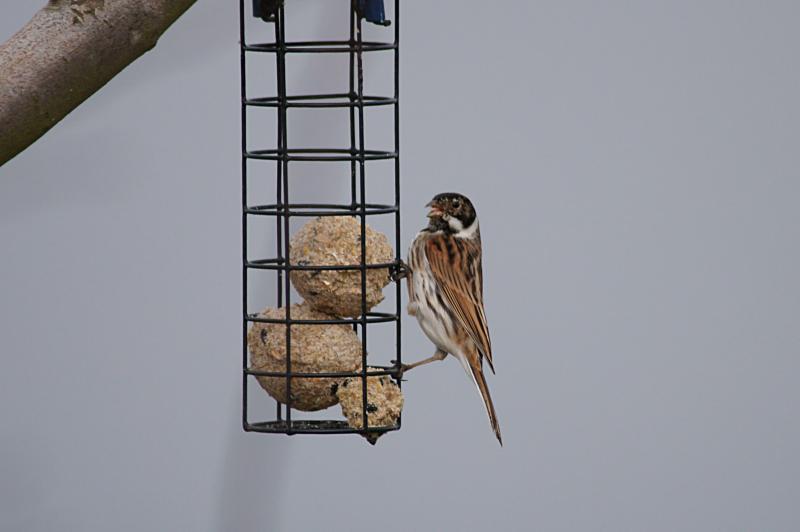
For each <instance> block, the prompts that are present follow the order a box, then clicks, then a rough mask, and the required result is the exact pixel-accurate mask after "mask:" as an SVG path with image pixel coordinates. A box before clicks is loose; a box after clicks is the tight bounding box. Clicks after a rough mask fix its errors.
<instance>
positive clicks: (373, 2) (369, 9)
mask: <svg viewBox="0 0 800 532" xmlns="http://www.w3.org/2000/svg"><path fill="white" fill-rule="evenodd" d="M358 11H359V12H360V13H361V16H362V17H364V18H365V19H367V21H368V22H372V23H373V24H378V25H379V26H388V25H389V24H390V22H389V21H388V20H386V10H385V9H384V7H383V0H358Z"/></svg>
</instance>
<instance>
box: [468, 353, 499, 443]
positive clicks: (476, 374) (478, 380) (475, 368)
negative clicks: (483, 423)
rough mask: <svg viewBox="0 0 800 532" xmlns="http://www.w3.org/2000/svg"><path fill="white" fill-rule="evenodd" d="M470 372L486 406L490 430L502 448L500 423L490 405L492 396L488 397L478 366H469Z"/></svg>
mask: <svg viewBox="0 0 800 532" xmlns="http://www.w3.org/2000/svg"><path fill="white" fill-rule="evenodd" d="M470 369H471V370H472V378H473V380H474V381H475V384H476V385H477V386H478V391H479V392H480V394H481V397H482V398H483V404H484V405H485V406H486V413H487V414H488V415H489V423H491V425H492V430H493V431H494V434H495V436H497V441H499V442H500V446H501V447H502V446H503V436H502V435H501V434H500V423H499V422H498V421H497V413H496V412H495V411H494V403H492V396H491V395H489V386H487V385H486V378H485V377H484V375H483V368H481V367H480V365H473V364H470Z"/></svg>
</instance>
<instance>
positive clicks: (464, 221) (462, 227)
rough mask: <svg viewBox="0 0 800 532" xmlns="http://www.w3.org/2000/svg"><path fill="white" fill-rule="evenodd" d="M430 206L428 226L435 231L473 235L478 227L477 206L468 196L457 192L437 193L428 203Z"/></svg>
mask: <svg viewBox="0 0 800 532" xmlns="http://www.w3.org/2000/svg"><path fill="white" fill-rule="evenodd" d="M426 207H430V209H431V210H430V212H429V213H428V218H430V222H429V224H428V227H429V228H430V229H431V230H434V231H445V232H448V233H455V234H462V235H465V236H466V235H467V234H469V235H471V234H473V233H474V231H475V230H476V229H477V227H478V225H477V224H478V215H477V213H476V212H475V207H474V206H473V205H472V202H471V201H470V200H469V198H467V197H466V196H464V195H462V194H458V193H456V192H444V193H442V194H437V195H436V196H434V198H433V199H432V200H431V201H430V203H428V204H427V205H426Z"/></svg>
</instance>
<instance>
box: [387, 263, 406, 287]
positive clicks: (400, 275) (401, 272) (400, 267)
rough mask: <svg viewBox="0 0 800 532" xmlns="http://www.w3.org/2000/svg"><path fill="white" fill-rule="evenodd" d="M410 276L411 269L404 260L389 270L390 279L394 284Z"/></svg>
mask: <svg viewBox="0 0 800 532" xmlns="http://www.w3.org/2000/svg"><path fill="white" fill-rule="evenodd" d="M409 275H411V268H409V267H408V264H406V263H405V262H403V261H402V260H399V261H397V262H396V263H395V264H394V265H392V266H391V267H390V268H389V278H390V279H391V280H392V281H394V282H397V281H399V280H400V279H405V278H407V277H408V276H409Z"/></svg>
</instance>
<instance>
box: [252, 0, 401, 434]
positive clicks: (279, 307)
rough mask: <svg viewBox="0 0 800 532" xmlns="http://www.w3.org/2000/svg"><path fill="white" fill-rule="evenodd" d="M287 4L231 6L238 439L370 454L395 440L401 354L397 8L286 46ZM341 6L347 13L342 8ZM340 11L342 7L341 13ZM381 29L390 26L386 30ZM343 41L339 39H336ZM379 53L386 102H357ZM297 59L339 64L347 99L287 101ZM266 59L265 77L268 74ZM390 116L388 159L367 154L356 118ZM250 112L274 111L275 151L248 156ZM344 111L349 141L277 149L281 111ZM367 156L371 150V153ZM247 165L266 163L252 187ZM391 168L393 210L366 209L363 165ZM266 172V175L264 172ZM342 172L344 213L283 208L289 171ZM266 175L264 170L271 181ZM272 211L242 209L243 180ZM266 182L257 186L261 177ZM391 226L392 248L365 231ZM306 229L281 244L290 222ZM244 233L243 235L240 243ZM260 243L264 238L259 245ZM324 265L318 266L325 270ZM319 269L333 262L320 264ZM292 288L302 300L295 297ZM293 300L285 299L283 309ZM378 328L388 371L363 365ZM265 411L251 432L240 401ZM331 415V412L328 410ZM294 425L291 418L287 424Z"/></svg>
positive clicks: (369, 98) (353, 11) (368, 12)
mask: <svg viewBox="0 0 800 532" xmlns="http://www.w3.org/2000/svg"><path fill="white" fill-rule="evenodd" d="M292 1H293V0H288V2H284V0H253V2H252V6H251V5H250V3H249V2H248V3H245V1H244V0H240V4H239V11H240V13H239V28H240V43H241V98H242V248H243V249H242V252H243V253H242V256H243V299H242V309H243V363H242V372H243V379H242V381H243V393H242V419H243V427H244V430H245V431H248V432H260V433H273V434H275V433H278V434H289V435H292V434H347V433H356V434H361V435H363V436H364V437H366V438H367V439H368V440H369V441H370V442H371V443H374V442H375V440H376V439H377V438H378V437H379V436H380V435H381V434H383V433H385V432H388V431H393V430H397V429H399V428H400V409H401V408H402V393H401V391H400V382H399V379H398V378H397V377H398V375H399V370H400V366H401V354H400V314H401V309H400V300H401V298H400V284H399V280H396V279H395V280H394V281H392V279H391V277H393V276H392V275H391V274H392V273H393V272H395V271H396V270H397V269H398V268H399V267H400V264H401V262H400V256H399V249H400V158H399V99H398V96H399V78H398V67H399V46H398V42H399V41H398V38H399V25H398V13H399V0H395V2H394V14H393V18H394V20H392V21H391V22H390V21H387V20H385V13H384V9H383V0H352V2H351V3H350V6H349V12H350V29H349V39H347V40H335V41H334V40H329V41H322V40H319V41H291V40H287V38H286V29H285V28H286V24H285V22H286V13H285V11H286V8H285V5H284V4H285V3H286V4H288V5H289V9H291V4H292ZM344 5H346V4H344ZM343 7H344V6H343ZM251 15H252V16H253V17H256V18H258V19H260V21H259V23H261V21H263V23H264V24H269V25H272V26H274V35H275V37H274V41H272V42H267V43H257V42H249V41H248V38H247V35H246V30H245V27H246V24H245V22H246V20H247V17H248V16H251ZM366 22H371V23H374V24H378V25H381V26H384V27H385V29H381V31H385V32H386V34H387V38H386V39H383V40H384V41H385V42H377V41H365V40H363V39H362V24H364V23H366ZM390 24H391V26H390ZM343 29H344V28H343ZM370 53H379V54H383V55H385V56H389V57H391V58H392V60H393V61H394V70H393V71H394V93H393V94H391V95H367V94H365V93H364V55H365V54H370ZM300 54H346V55H348V56H349V60H350V61H349V87H348V88H346V89H345V88H343V90H342V91H341V92H338V93H326V94H287V88H286V64H287V61H291V58H292V57H294V56H297V55H300ZM249 56H254V60H256V59H260V58H264V59H268V60H269V63H267V61H265V64H264V68H263V69H260V70H261V71H266V70H274V72H275V79H276V92H277V94H248V90H249V89H248V83H247V76H248V71H247V70H248V69H247V63H248V57H249ZM273 58H274V61H275V63H274V66H273V65H272V64H271V63H272V59H273ZM380 106H388V107H390V108H393V110H394V118H393V127H394V146H393V147H392V148H390V149H388V150H387V151H380V150H376V149H367V142H366V132H365V128H364V121H365V114H366V113H368V112H369V109H370V108H374V107H380ZM259 107H269V108H274V109H276V111H277V124H276V126H277V145H275V146H258V147H255V148H252V147H250V144H249V142H248V138H247V136H248V130H247V123H248V117H249V116H250V114H251V113H252V112H254V111H255V110H256V109H257V108H259ZM296 108H305V109H343V110H344V111H343V116H346V118H345V119H346V120H349V133H350V135H349V138H343V139H342V142H341V144H340V145H338V146H333V147H319V148H306V147H304V148H297V147H293V146H291V145H289V143H288V142H287V131H288V129H289V128H290V127H291V118H292V111H291V109H296ZM370 148H373V147H372V146H370ZM252 160H260V161H267V164H268V165H269V166H268V167H269V168H270V169H269V170H268V171H267V172H261V171H259V172H258V175H248V173H254V172H252V171H251V170H249V168H248V162H249V161H252ZM378 160H390V161H393V163H394V203H393V204H390V205H387V204H377V203H372V202H370V201H369V200H368V199H367V195H366V182H367V170H368V169H369V166H370V163H371V162H372V161H378ZM270 162H274V167H273V163H270ZM305 162H310V163H318V164H340V165H341V164H347V163H349V170H350V173H349V177H350V182H349V189H350V203H347V204H336V203H292V202H291V201H290V190H291V189H292V187H296V186H299V185H297V184H296V183H295V182H294V181H293V179H292V169H293V168H294V165H295V164H297V163H305ZM273 168H274V170H273ZM273 171H274V183H275V186H274V189H275V191H276V193H275V202H274V203H271V204H251V203H250V202H249V201H248V185H249V180H250V179H272V176H271V174H272V173H273ZM264 174H266V175H264ZM378 215H389V216H393V217H394V242H393V248H394V249H392V243H391V242H390V240H389V239H388V238H387V237H386V236H385V235H382V234H380V233H378V232H377V231H374V230H373V229H372V228H371V227H370V226H369V225H368V220H369V219H370V217H372V216H378ZM253 217H268V218H269V219H273V220H274V221H275V229H274V230H272V229H270V230H269V231H265V232H263V234H261V233H259V234H248V232H249V231H248V221H250V220H251V219H252V218H253ZM292 219H295V220H300V221H302V222H305V225H304V226H303V227H302V228H301V230H300V231H298V232H296V234H294V235H293V234H291V231H290V220H292ZM250 233H253V232H252V231H250ZM267 233H269V234H267ZM273 238H274V239H275V241H276V246H275V254H274V256H267V257H261V256H251V253H250V250H248V247H251V248H252V247H253V246H252V245H251V244H252V243H253V242H255V241H260V242H263V241H266V240H270V239H273ZM326 257H327V259H326ZM330 257H335V260H334V259H330ZM265 270H266V271H268V272H272V273H274V275H275V277H276V286H277V290H276V294H277V300H276V304H275V306H274V307H271V308H267V309H263V310H256V309H252V308H251V307H250V303H249V299H250V298H251V296H252V291H253V289H254V287H253V286H251V284H252V283H251V282H250V275H251V274H252V273H253V272H255V271H265ZM391 282H394V287H393V288H390V287H388V286H387V285H388V284H389V283H391ZM292 286H294V288H295V289H296V290H297V292H298V293H299V294H300V295H301V296H302V298H303V300H302V301H293V299H295V298H296V295H293V293H292ZM389 289H394V290H395V292H396V294H395V301H396V305H395V309H394V312H376V311H373V310H372V309H373V307H374V305H375V304H377V303H378V302H379V301H380V300H381V299H383V291H384V290H389ZM293 296H294V297H293ZM377 323H384V324H388V325H389V326H393V327H394V338H395V340H394V345H392V346H390V347H388V349H387V346H381V347H380V349H379V350H380V351H381V352H383V353H386V352H387V351H388V352H394V353H395V355H394V357H395V360H394V361H392V365H389V366H380V365H376V364H373V363H371V362H368V360H367V357H368V349H367V347H368V345H367V338H368V328H369V327H370V326H371V325H374V324H377ZM256 382H257V383H258V384H260V386H261V387H262V388H263V389H264V390H265V391H266V392H267V393H268V394H269V395H270V396H271V397H272V398H274V400H275V403H276V408H275V416H274V418H273V419H257V420H251V419H250V418H251V413H250V412H249V410H248V408H249V404H248V403H249V401H248V391H249V389H250V388H253V387H254V386H253V384H254V383H256ZM337 403H338V404H340V408H341V409H337V408H335V407H334V405H336V404H337ZM298 410H302V411H313V412H319V414H318V415H316V414H315V417H316V418H315V419H307V418H306V417H302V418H301V416H298V415H296V413H297V411H298ZM293 413H295V415H294V416H293Z"/></svg>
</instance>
